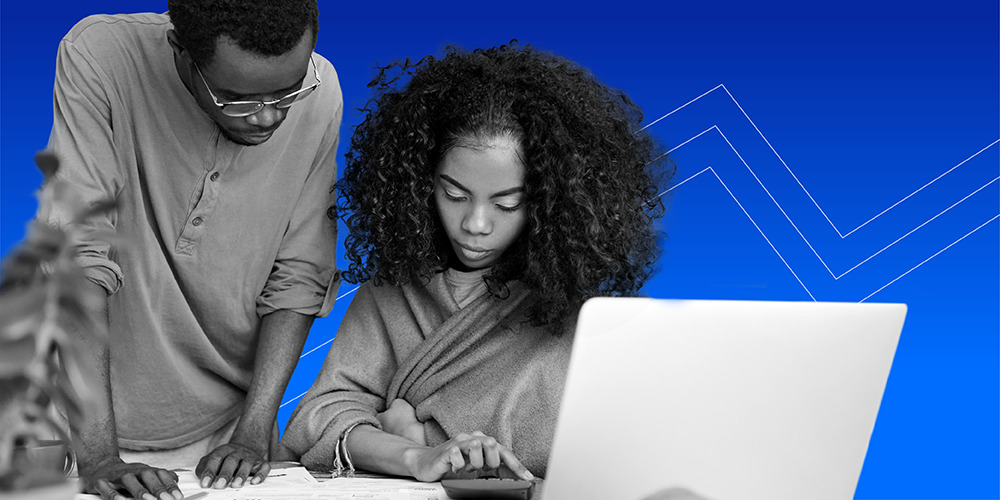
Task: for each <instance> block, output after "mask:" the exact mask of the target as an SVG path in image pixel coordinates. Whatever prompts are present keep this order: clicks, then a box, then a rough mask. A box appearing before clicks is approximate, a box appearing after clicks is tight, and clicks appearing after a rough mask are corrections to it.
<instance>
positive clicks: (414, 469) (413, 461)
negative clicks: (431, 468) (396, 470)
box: [401, 445, 428, 479]
mask: <svg viewBox="0 0 1000 500" xmlns="http://www.w3.org/2000/svg"><path fill="white" fill-rule="evenodd" d="M427 449H428V447H427V446H420V445H417V446H410V447H408V448H406V449H404V450H403V453H402V455H401V456H402V458H403V467H405V468H406V471H407V472H408V473H409V475H410V476H411V477H414V478H417V479H420V478H419V477H418V476H419V473H420V455H421V454H423V452H424V451H425V450H427Z"/></svg>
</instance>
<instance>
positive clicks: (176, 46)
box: [167, 29, 187, 57]
mask: <svg viewBox="0 0 1000 500" xmlns="http://www.w3.org/2000/svg"><path fill="white" fill-rule="evenodd" d="M167 43H169V44H170V49H171V50H173V51H174V54H175V55H177V56H179V57H183V56H184V55H185V54H187V49H185V48H184V46H183V45H181V41H180V38H178V37H177V32H176V31H174V30H172V29H170V30H167Z"/></svg>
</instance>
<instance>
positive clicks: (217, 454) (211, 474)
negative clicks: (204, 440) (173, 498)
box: [163, 443, 271, 500]
mask: <svg viewBox="0 0 1000 500" xmlns="http://www.w3.org/2000/svg"><path fill="white" fill-rule="evenodd" d="M269 472H271V465H270V464H268V463H267V459H266V458H264V457H263V455H262V454H260V453H258V452H256V451H254V450H252V449H250V448H248V447H246V446H243V445H241V444H237V443H228V444H224V445H222V446H219V447H218V448H216V449H214V450H212V452H211V453H209V454H208V455H205V456H204V457H203V458H202V459H201V460H200V461H198V467H195V469H194V473H195V475H197V476H198V478H200V479H201V487H202V488H209V487H211V488H216V489H222V488H225V487H226V486H232V487H233V488H240V487H242V486H243V485H244V484H246V482H247V478H248V477H249V478H250V484H260V483H262V482H263V481H264V479H266V478H267V474H268V473H269ZM163 500H166V499H163Z"/></svg>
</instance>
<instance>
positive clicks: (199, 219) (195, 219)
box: [191, 217, 204, 226]
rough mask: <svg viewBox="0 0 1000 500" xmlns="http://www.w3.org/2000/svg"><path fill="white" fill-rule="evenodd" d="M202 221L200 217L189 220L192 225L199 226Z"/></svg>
mask: <svg viewBox="0 0 1000 500" xmlns="http://www.w3.org/2000/svg"><path fill="white" fill-rule="evenodd" d="M202 222H204V220H203V219H202V218H201V217H195V218H194V219H193V220H191V224H192V225H194V226H200V225H201V223H202Z"/></svg>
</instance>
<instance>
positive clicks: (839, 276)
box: [643, 85, 1000, 296]
mask: <svg viewBox="0 0 1000 500" xmlns="http://www.w3.org/2000/svg"><path fill="white" fill-rule="evenodd" d="M719 88H722V89H724V90H726V93H727V94H728V95H729V97H730V99H732V100H733V102H734V103H735V104H736V106H737V107H739V108H740V111H741V112H743V116H745V117H746V119H747V120H749V121H750V124H751V125H753V127H754V129H755V130H757V133H758V134H760V136H761V138H762V139H764V142H766V143H767V145H768V147H770V148H771V151H772V152H773V153H774V155H775V156H777V157H778V159H779V160H781V163H782V165H785V169H786V170H788V173H789V174H791V175H792V177H793V178H794V179H795V181H796V182H797V183H798V184H799V187H800V188H802V190H803V191H804V192H805V193H806V196H808V197H809V199H810V200H811V201H812V202H813V204H814V205H815V206H816V208H817V209H819V211H820V213H821V214H823V217H824V218H825V219H826V220H827V222H829V223H830V225H831V226H832V227H833V229H834V231H836V232H837V235H838V236H840V238H841V239H844V238H845V237H846V236H847V235H849V234H851V233H853V232H854V231H857V230H858V229H861V228H862V227H864V226H865V225H866V224H868V223H869V222H871V221H873V220H875V219H877V218H878V217H879V216H881V215H882V214H884V213H886V212H888V211H889V210H891V209H892V208H893V207H895V206H897V205H899V204H900V203H902V202H903V201H905V200H906V199H907V198H910V197H911V196H913V195H915V194H917V193H918V192H920V191H921V190H923V189H924V188H926V187H927V186H930V185H931V184H933V183H934V182H936V181H937V180H938V179H941V178H942V177H944V176H945V175H946V174H948V173H949V172H951V171H953V170H955V169H956V168H958V167H960V166H962V165H963V164H965V163H966V162H967V161H969V160H971V159H972V158H975V157H976V156H978V155H979V154H980V153H982V152H983V151H986V150H987V149H989V148H991V147H993V146H994V145H996V144H997V143H998V142H1000V140H997V141H993V143H991V144H990V145H989V146H986V147H984V148H983V149H980V150H979V151H977V152H976V153H975V154H973V155H972V156H970V157H968V158H966V159H965V160H963V161H962V162H961V163H959V164H958V165H955V166H954V167H952V168H950V169H948V170H947V171H946V172H944V173H943V174H941V175H939V176H937V177H936V178H934V180H932V181H930V182H928V183H927V184H924V185H923V186H921V187H920V188H919V189H917V190H916V191H914V192H912V193H910V194H908V195H907V196H905V197H904V198H903V199H901V200H899V201H897V202H896V203H894V204H893V205H892V206H890V207H889V208H887V209H885V210H883V211H882V212H880V213H879V214H878V215H876V216H875V217H872V218H871V219H869V220H868V221H866V222H865V223H864V224H861V225H860V226H858V227H857V228H855V229H853V230H851V231H850V232H848V233H847V234H841V232H840V230H839V229H837V227H836V226H835V225H833V222H832V221H830V218H829V217H827V215H826V212H824V211H823V209H822V208H820V206H819V205H818V204H817V203H816V200H815V199H814V198H813V197H812V195H811V194H810V193H809V191H808V190H807V189H806V188H805V186H803V185H802V183H801V182H800V181H799V179H798V178H797V177H795V174H794V173H792V171H791V169H790V168H788V165H787V164H786V163H785V161H784V160H783V159H782V158H781V156H780V155H778V152H777V151H775V150H774V147H773V146H771V143H770V142H768V141H767V138H766V137H764V134H763V133H761V132H760V129H758V128H757V125H756V124H754V123H753V120H751V119H750V117H749V116H748V115H747V114H746V112H745V111H743V107H742V106H740V104H739V103H738V102H736V99H735V98H734V97H733V95H732V94H730V93H729V90H728V89H726V88H725V86H724V85H718V86H716V87H715V88H713V89H711V90H709V91H708V92H705V93H703V94H701V95H700V96H698V97H696V98H694V99H692V100H690V101H688V102H686V103H684V104H683V105H681V106H680V107H678V108H677V109H675V110H673V111H671V112H669V113H667V114H665V115H663V116H661V117H660V118H657V119H656V120H654V121H653V122H651V123H649V124H648V125H646V126H645V127H643V129H646V128H648V127H650V126H651V125H653V124H655V123H657V122H659V121H660V120H662V119H664V118H666V117H668V116H670V115H672V114H674V113H676V112H677V111H679V110H681V109H683V108H684V107H686V106H688V105H690V104H691V103H693V102H695V101H697V100H698V99H701V98H702V97H705V96H706V95H708V94H710V93H711V92H713V91H715V90H716V89H719ZM713 129H714V130H715V131H716V132H718V133H719V135H720V136H722V139H723V140H725V141H726V144H728V145H729V148H730V149H732V150H733V153H735V154H736V156H737V157H738V158H739V159H740V162H742V163H743V166H745V167H746V168H747V170H748V171H750V174H751V175H753V178H754V179H756V180H757V184H759V185H760V187H761V188H762V189H763V190H764V192H765V193H767V196H768V197H769V198H771V201H772V202H773V203H774V205H775V206H776V207H778V210H779V211H781V214H782V215H784V216H785V219H786V220H787V221H788V223H789V224H791V225H792V228H794V229H795V232H796V233H798V235H799V237H801V238H802V241H804V242H805V244H806V246H808V247H809V250H811V251H812V253H813V255H815V256H816V258H817V259H819V261H820V263H821V264H823V267H824V268H825V269H826V271H827V272H828V273H830V276H831V277H833V279H835V280H839V279H840V278H842V277H843V276H845V275H846V274H847V273H849V272H851V271H853V270H854V269H856V268H857V267H858V266H860V265H861V264H864V263H865V262H867V261H868V260H871V258H872V257H875V256H876V255H878V254H879V253H882V252H883V251H885V250H886V249H887V248H889V247H891V246H892V245H895V244H896V243H898V242H899V241H900V240H902V239H903V238H905V237H906V236H908V235H910V234H911V233H912V232H913V231H915V230H916V229H919V228H921V227H923V226H924V225H926V224H927V223H928V222H930V221H932V220H934V219H936V218H937V217H939V216H940V215H941V214H943V213H944V212H947V211H948V210H950V209H952V208H954V207H955V206H956V205H957V204H958V203H961V202H962V201H965V200H966V199H968V198H969V196H972V195H973V194H975V193H977V192H979V191H981V190H982V189H983V188H985V187H986V186H988V185H989V184H992V183H993V182H996V180H997V179H994V180H993V181H990V182H989V183H987V184H986V185H984V186H982V187H980V188H979V189H977V190H975V191H973V192H972V193H971V194H969V195H967V196H966V197H965V198H962V199H961V200H960V201H959V202H958V203H955V204H954V205H952V206H951V207H948V208H947V209H945V210H944V211H942V212H941V213H939V214H937V215H935V216H934V217H932V218H930V219H928V220H927V221H925V222H924V223H923V224H920V225H919V226H917V227H916V228H914V230H912V231H910V232H908V233H906V234H905V235H903V236H902V237H900V238H899V239H897V240H896V241H894V242H892V243H890V244H888V245H886V246H885V247H884V248H882V249H881V250H879V251H878V252H875V254H873V255H871V256H870V257H868V258H867V259H865V260H863V261H861V262H860V263H858V264H856V265H855V266H854V267H851V268H850V269H848V270H847V271H844V272H843V273H841V274H840V275H837V274H835V273H834V272H833V270H832V269H830V266H829V265H827V263H826V261H825V260H823V257H822V256H820V254H819V252H817V251H816V249H815V248H814V247H813V246H812V243H810V242H809V239H808V238H806V237H805V235H804V234H802V231H801V230H799V227H798V226H797V225H796V224H795V222H794V221H792V218H791V217H790V216H789V215H788V213H787V212H785V209H784V207H782V206H781V204H780V203H778V200H776V199H775V198H774V196H773V195H772V194H771V192H770V190H768V189H767V186H765V185H764V183H763V182H761V180H760V178H759V177H757V173H756V172H754V170H753V169H752V168H750V165H749V164H748V163H747V162H746V160H744V159H743V155H741V154H740V152H739V151H737V149H736V147H735V146H733V143H732V142H730V141H729V138H728V137H726V134H724V133H723V132H722V130H720V129H719V127H718V125H713V126H711V127H709V128H707V129H705V130H704V131H702V132H701V133H699V134H697V135H695V136H694V137H691V138H690V139H688V140H686V141H684V142H682V143H681V144H679V145H677V146H675V147H673V148H672V149H670V150H669V151H667V153H666V154H669V153H671V152H673V151H675V150H677V149H678V148H680V147H681V146H684V145H685V144H688V143H689V142H691V141H693V140H695V139H697V138H698V137H701V136H702V135H704V134H705V133H707V132H708V131H710V130H713ZM702 172H704V170H702ZM702 172H698V174H700V173H702ZM712 172H713V174H715V171H714V170H713V171H712ZM698 174H695V175H693V176H691V177H688V178H687V179H685V180H684V181H682V182H681V183H679V184H676V185H674V186H673V187H671V188H670V189H667V190H666V191H664V192H663V193H660V195H659V196H662V195H663V194H665V193H666V192H669V191H671V190H672V189H674V188H676V187H678V186H680V184H683V183H684V182H687V181H688V180H691V179H692V178H694V177H695V176H697V175H698ZM716 177H718V174H716ZM727 189H728V188H727ZM730 194H731V193H730ZM659 196H658V197H659ZM734 199H735V198H734ZM737 204H739V201H737ZM740 208H742V205H741V207H740ZM754 225H756V223H754ZM758 229H759V228H758ZM765 239H766V237H765ZM768 243H770V241H768ZM772 247H773V246H772ZM782 260H783V261H784V259H782ZM786 265H787V263H786ZM796 278H797V277H796ZM807 292H808V290H807ZM810 296H812V294H810Z"/></svg>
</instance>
